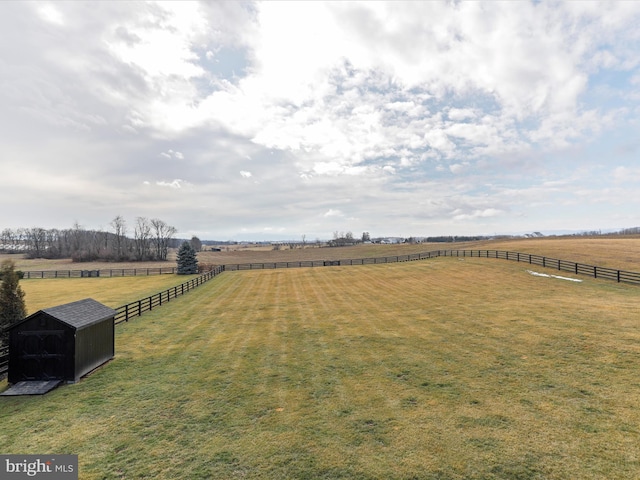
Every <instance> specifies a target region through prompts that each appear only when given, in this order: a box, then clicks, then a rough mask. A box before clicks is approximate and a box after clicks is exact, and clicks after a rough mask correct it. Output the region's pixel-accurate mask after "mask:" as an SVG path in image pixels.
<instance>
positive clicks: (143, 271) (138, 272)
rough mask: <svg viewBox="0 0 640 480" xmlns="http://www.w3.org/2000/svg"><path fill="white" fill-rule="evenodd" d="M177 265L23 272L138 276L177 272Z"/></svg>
mask: <svg viewBox="0 0 640 480" xmlns="http://www.w3.org/2000/svg"><path fill="white" fill-rule="evenodd" d="M176 271H177V268H176V267H155V268H106V269H105V268H103V269H99V270H96V269H93V270H86V269H85V270H31V271H27V272H22V273H23V274H24V277H23V278H27V279H36V278H86V277H137V276H148V275H163V274H170V273H176Z"/></svg>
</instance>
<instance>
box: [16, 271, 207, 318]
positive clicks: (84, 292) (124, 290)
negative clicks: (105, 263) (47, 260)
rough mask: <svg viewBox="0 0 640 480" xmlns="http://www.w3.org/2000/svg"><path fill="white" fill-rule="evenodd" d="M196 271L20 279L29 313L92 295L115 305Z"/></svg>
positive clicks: (175, 281)
mask: <svg viewBox="0 0 640 480" xmlns="http://www.w3.org/2000/svg"><path fill="white" fill-rule="evenodd" d="M195 276H197V275H169V274H167V275H150V276H148V277H147V276H141V277H119V278H116V277H114V278H108V277H100V278H59V279H44V280H43V279H31V280H21V281H20V287H21V288H22V290H23V291H24V292H25V302H26V304H27V310H28V313H29V314H32V313H34V312H37V311H38V310H40V309H42V308H48V307H55V306H56V305H61V304H63V303H69V302H74V301H76V300H82V299H83V298H87V297H90V298H93V299H95V300H97V301H99V302H102V303H104V304H105V305H107V306H109V307H111V308H116V307H119V306H121V305H124V304H126V303H130V302H133V301H135V300H138V299H140V298H145V297H148V296H151V295H153V294H155V293H158V292H160V291H163V290H167V289H168V288H171V287H173V286H174V285H179V284H181V283H183V282H186V281H188V280H190V279H191V278H194V277H195Z"/></svg>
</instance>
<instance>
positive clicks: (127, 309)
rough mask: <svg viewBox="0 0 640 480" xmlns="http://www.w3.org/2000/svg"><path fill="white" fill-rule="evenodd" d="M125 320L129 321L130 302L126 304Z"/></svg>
mask: <svg viewBox="0 0 640 480" xmlns="http://www.w3.org/2000/svg"><path fill="white" fill-rule="evenodd" d="M124 321H125V322H128V321H129V304H128V303H127V304H126V305H125V306H124Z"/></svg>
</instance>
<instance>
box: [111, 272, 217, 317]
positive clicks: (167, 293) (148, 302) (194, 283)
mask: <svg viewBox="0 0 640 480" xmlns="http://www.w3.org/2000/svg"><path fill="white" fill-rule="evenodd" d="M222 272H224V267H222V266H218V267H216V268H214V269H213V270H211V271H209V272H207V273H205V274H203V275H200V276H198V277H195V278H192V279H191V280H189V281H187V282H184V283H181V284H180V285H176V286H175V287H171V288H168V289H167V290H164V291H162V292H159V293H156V294H155V295H151V296H150V297H146V298H141V299H140V300H136V301H135V302H131V303H127V304H126V305H122V306H121V307H118V308H116V316H115V324H116V325H118V324H120V323H123V322H128V321H129V320H130V319H131V318H135V317H139V316H140V315H142V314H143V313H144V312H148V311H150V310H153V309H154V308H156V307H159V306H161V305H163V304H165V303H167V302H169V301H170V300H171V299H172V298H176V297H179V296H180V295H184V294H185V293H187V292H188V291H190V290H193V289H194V288H196V287H198V286H200V285H202V284H203V283H205V282H207V281H209V280H211V279H212V278H213V277H215V276H216V275H220V274H221V273H222Z"/></svg>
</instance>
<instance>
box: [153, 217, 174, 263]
mask: <svg viewBox="0 0 640 480" xmlns="http://www.w3.org/2000/svg"><path fill="white" fill-rule="evenodd" d="M151 226H152V227H153V233H154V235H155V237H154V238H153V244H154V247H155V255H156V258H157V259H158V260H166V259H167V255H168V253H169V242H170V241H171V238H173V236H174V235H175V234H176V231H177V230H176V229H175V227H172V226H170V225H167V224H166V223H165V222H164V221H162V220H160V219H159V218H154V219H152V220H151Z"/></svg>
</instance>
